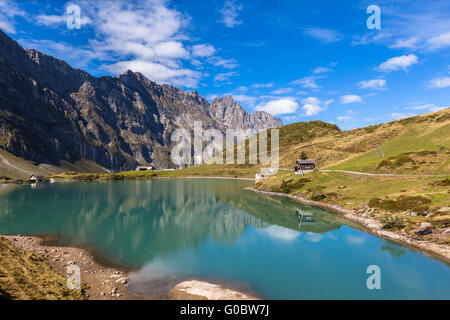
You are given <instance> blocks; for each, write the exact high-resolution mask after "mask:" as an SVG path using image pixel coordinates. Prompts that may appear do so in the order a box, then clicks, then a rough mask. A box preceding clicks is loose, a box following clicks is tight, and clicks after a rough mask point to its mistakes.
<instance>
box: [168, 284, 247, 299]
mask: <svg viewBox="0 0 450 320" xmlns="http://www.w3.org/2000/svg"><path fill="white" fill-rule="evenodd" d="M169 298H171V299H174V300H256V298H255V297H252V296H250V295H247V294H244V293H240V292H237V291H234V290H230V289H226V288H224V287H222V286H220V285H217V284H212V283H208V282H204V281H198V280H191V281H184V282H181V283H179V284H177V285H176V286H175V287H174V288H173V289H172V290H171V291H170V292H169Z"/></svg>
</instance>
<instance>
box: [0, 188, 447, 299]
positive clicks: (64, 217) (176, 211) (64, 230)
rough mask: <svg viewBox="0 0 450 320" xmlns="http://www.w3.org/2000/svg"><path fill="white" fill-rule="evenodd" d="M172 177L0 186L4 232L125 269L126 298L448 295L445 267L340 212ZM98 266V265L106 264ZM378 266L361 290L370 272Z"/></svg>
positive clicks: (0, 222)
mask: <svg viewBox="0 0 450 320" xmlns="http://www.w3.org/2000/svg"><path fill="white" fill-rule="evenodd" d="M248 185H250V183H249V182H247V181H238V180H223V179H173V180H149V181H125V182H104V183H55V184H38V185H37V187H36V188H31V186H29V185H22V186H16V185H1V186H0V233H1V234H22V235H25V234H27V235H51V236H56V237H58V238H59V239H60V241H61V243H63V244H64V245H73V246H83V247H88V248H92V249H95V252H97V253H99V255H100V256H101V257H102V258H104V259H106V260H107V261H109V262H111V263H113V264H115V265H120V266H122V267H124V268H126V269H128V270H131V271H130V291H131V292H134V293H137V294H150V295H151V294H160V293H166V292H167V290H168V289H169V288H170V287H171V286H173V285H174V284H176V283H178V282H180V281H183V280H187V279H205V280H208V281H213V282H217V283H222V284H226V285H227V286H229V287H232V288H236V289H240V290H244V291H249V292H253V293H255V294H256V295H258V296H259V297H261V298H268V299H450V267H449V266H448V265H446V264H445V263H443V262H441V261H439V260H436V259H433V258H430V257H428V256H426V255H424V254H422V253H420V252H417V251H412V250H411V249H409V248H407V247H403V246H401V245H397V244H394V243H392V242H389V241H386V240H384V239H380V238H377V237H375V236H372V235H370V234H368V233H365V232H363V231H361V230H358V227H355V226H352V225H349V222H348V221H346V220H344V219H342V218H341V217H340V216H339V215H338V214H336V213H333V212H328V211H326V210H323V209H320V208H316V207H311V206H306V205H302V204H299V203H296V202H293V201H291V200H288V199H283V198H275V197H268V196H263V195H260V194H257V193H254V192H251V191H245V190H243V189H242V188H243V187H245V186H248ZM103 261H105V260H103ZM371 265H376V266H379V267H380V270H381V274H380V278H381V289H379V290H377V289H374V290H369V289H368V288H367V285H366V280H367V278H368V277H369V276H370V274H367V273H366V270H367V267H368V266H371Z"/></svg>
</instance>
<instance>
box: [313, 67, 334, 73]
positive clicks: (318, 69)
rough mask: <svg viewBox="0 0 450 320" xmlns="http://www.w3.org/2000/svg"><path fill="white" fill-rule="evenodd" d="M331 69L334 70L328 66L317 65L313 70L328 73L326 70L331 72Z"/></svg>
mask: <svg viewBox="0 0 450 320" xmlns="http://www.w3.org/2000/svg"><path fill="white" fill-rule="evenodd" d="M330 71H333V69H331V68H328V67H316V68H315V69H314V70H313V73H315V74H320V73H326V72H330Z"/></svg>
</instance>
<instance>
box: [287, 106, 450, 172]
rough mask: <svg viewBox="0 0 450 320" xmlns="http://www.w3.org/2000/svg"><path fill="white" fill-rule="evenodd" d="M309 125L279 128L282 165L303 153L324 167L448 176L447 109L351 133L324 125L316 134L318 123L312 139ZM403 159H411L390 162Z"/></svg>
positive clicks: (449, 112) (449, 115) (291, 163)
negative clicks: (399, 158) (307, 128)
mask: <svg viewBox="0 0 450 320" xmlns="http://www.w3.org/2000/svg"><path fill="white" fill-rule="evenodd" d="M311 125H312V124H311V123H308V122H306V123H305V122H304V123H295V124H292V125H287V126H284V127H282V128H281V129H280V166H281V167H284V168H293V166H294V164H295V161H296V159H297V158H299V157H300V154H301V153H302V151H303V152H305V153H306V155H307V156H308V158H309V159H315V160H316V161H317V162H318V165H319V167H320V168H322V169H325V168H331V169H340V170H353V171H363V172H374V173H416V174H417V173H424V174H425V173H430V174H449V173H450V160H449V158H450V157H449V156H448V155H449V153H450V108H447V109H444V110H441V111H438V112H435V113H430V114H425V115H421V116H416V117H411V118H406V119H401V120H397V121H392V122H389V123H383V124H379V125H373V126H369V127H365V128H359V129H354V130H349V131H340V130H336V128H333V126H332V125H328V126H325V125H322V126H325V127H324V128H327V129H326V130H323V129H322V131H320V129H319V128H320V127H317V125H318V124H316V129H313V130H311V132H313V133H315V135H314V136H311V135H310V134H309V133H308V132H309V131H308V130H306V131H305V128H306V127H307V126H311ZM318 132H321V133H320V134H318ZM380 148H381V150H382V151H380ZM376 149H377V150H376ZM407 153H409V155H408V154H407ZM403 156H408V157H409V158H410V159H411V160H409V159H407V158H402V159H403V161H406V162H405V163H401V161H402V160H399V161H397V162H396V163H395V164H394V162H395V161H396V160H398V159H396V157H403ZM383 161H385V162H384V164H383V163H382V162H383ZM380 163H381V165H380Z"/></svg>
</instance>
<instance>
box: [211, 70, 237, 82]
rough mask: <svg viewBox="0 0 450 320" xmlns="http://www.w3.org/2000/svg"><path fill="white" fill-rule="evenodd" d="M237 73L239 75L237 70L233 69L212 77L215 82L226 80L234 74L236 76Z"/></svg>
mask: <svg viewBox="0 0 450 320" xmlns="http://www.w3.org/2000/svg"><path fill="white" fill-rule="evenodd" d="M237 75H239V74H238V73H237V72H234V71H230V72H224V73H218V74H216V76H215V77H214V81H217V82H223V81H228V80H229V79H230V78H231V77H234V76H237Z"/></svg>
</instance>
